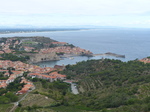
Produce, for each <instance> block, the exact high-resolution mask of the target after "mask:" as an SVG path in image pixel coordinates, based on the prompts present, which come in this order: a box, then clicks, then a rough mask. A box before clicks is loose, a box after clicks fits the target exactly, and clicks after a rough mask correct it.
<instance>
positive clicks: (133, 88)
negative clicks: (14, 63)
mask: <svg viewBox="0 0 150 112" xmlns="http://www.w3.org/2000/svg"><path fill="white" fill-rule="evenodd" d="M59 73H61V74H65V75H67V78H68V79H72V80H74V81H76V83H77V88H78V89H79V92H80V94H77V95H75V94H72V93H71V91H70V85H69V84H67V83H64V82H62V81H54V82H49V81H46V80H44V79H38V78H33V79H32V78H30V77H27V79H28V80H30V81H32V82H33V83H34V85H35V90H33V91H31V92H29V93H28V95H27V97H26V98H25V99H24V100H23V101H21V102H20V103H19V105H18V106H19V107H18V108H17V109H16V110H15V112H20V111H26V112H39V111H45V112H89V111H90V112H150V64H149V63H145V64H144V63H143V62H139V61H138V60H134V61H129V62H122V61H120V60H110V59H100V60H88V61H82V62H78V63H77V64H76V65H67V66H66V69H65V70H64V71H60V72H59ZM16 86H17V87H18V86H19V87H20V86H21V85H16ZM8 89H9V90H10V91H11V86H9V88H8ZM2 94H3V93H2ZM7 96H8V95H7V94H6V97H7ZM19 97H22V96H19ZM19 97H18V98H19ZM2 98H3V97H1V99H2ZM8 98H9V97H8ZM15 101H16V100H15ZM6 104H8V103H6ZM1 108H2V107H1ZM8 108H11V105H9V107H8V106H7V105H6V107H5V108H2V109H4V110H7V109H8Z"/></svg>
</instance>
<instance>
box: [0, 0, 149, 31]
mask: <svg viewBox="0 0 150 112" xmlns="http://www.w3.org/2000/svg"><path fill="white" fill-rule="evenodd" d="M60 26H61V27H62V26H117V27H133V28H150V0H1V3H0V27H37V28H42V27H60Z"/></svg>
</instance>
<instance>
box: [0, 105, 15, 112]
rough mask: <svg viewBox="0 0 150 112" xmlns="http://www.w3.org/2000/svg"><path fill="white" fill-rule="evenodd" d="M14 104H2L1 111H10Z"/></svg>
mask: <svg viewBox="0 0 150 112" xmlns="http://www.w3.org/2000/svg"><path fill="white" fill-rule="evenodd" d="M12 107H13V104H0V112H9V110H10V109H11V108H12Z"/></svg>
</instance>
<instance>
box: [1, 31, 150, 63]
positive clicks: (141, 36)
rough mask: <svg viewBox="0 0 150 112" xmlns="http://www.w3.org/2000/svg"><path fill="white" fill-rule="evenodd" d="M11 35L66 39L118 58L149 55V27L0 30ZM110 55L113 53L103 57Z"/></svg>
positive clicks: (76, 58) (134, 57)
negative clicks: (43, 30) (30, 31)
mask: <svg viewBox="0 0 150 112" xmlns="http://www.w3.org/2000/svg"><path fill="white" fill-rule="evenodd" d="M14 36H45V37H50V38H52V39H55V40H58V41H62V42H68V43H71V44H74V45H75V46H79V47H81V48H84V49H87V50H90V51H92V52H93V53H95V54H98V53H106V52H112V53H116V54H122V55H125V56H126V58H118V59H120V60H122V61H129V60H135V59H137V58H138V59H141V58H144V57H147V56H150V48H149V47H150V29H98V30H81V31H61V32H34V33H14V34H0V37H14ZM101 58H102V56H97V57H93V58H87V57H75V58H74V59H73V60H70V59H64V60H60V61H51V62H43V63H38V64H39V65H40V66H45V65H46V66H54V65H56V64H58V65H62V64H64V65H66V64H75V63H76V62H78V61H82V60H87V59H101ZM104 58H114V57H104ZM115 59H116V58H115Z"/></svg>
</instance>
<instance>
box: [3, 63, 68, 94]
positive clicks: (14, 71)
mask: <svg viewBox="0 0 150 112" xmlns="http://www.w3.org/2000/svg"><path fill="white" fill-rule="evenodd" d="M8 68H11V71H10V69H9V70H8ZM63 69H64V66H55V68H51V67H45V68H41V67H39V66H36V65H30V64H25V63H23V62H20V61H15V62H12V61H9V60H0V72H3V73H4V74H3V76H4V77H8V79H6V80H0V88H6V87H7V86H8V85H9V83H11V82H14V80H15V79H16V78H17V77H19V76H20V77H21V79H22V80H21V82H20V83H25V85H24V87H23V88H22V89H21V90H20V91H18V92H17V93H16V94H24V93H26V92H28V91H29V90H32V89H33V88H34V85H33V83H32V82H31V81H29V80H27V79H26V78H25V77H24V76H23V74H24V73H25V72H28V74H27V77H31V78H35V77H36V78H40V79H45V80H48V81H49V82H53V81H57V80H64V79H66V75H62V74H59V73H58V72H57V71H60V70H63ZM10 72H11V73H10Z"/></svg>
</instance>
